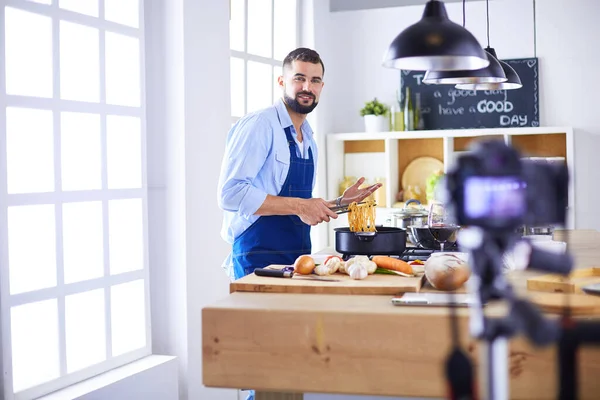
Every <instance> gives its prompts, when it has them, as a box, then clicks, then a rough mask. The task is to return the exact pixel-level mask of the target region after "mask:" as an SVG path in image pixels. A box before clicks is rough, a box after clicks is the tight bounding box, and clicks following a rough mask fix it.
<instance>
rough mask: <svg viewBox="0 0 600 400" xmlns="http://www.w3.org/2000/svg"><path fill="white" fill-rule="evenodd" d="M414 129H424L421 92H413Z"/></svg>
mask: <svg viewBox="0 0 600 400" xmlns="http://www.w3.org/2000/svg"><path fill="white" fill-rule="evenodd" d="M414 112H415V125H414V126H415V130H417V131H422V130H423V129H425V122H424V121H423V115H422V114H421V93H415V111H414Z"/></svg>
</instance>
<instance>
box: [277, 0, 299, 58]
mask: <svg viewBox="0 0 600 400" xmlns="http://www.w3.org/2000/svg"><path fill="white" fill-rule="evenodd" d="M296 14H297V11H296V0H275V17H274V23H275V33H274V42H273V44H274V47H273V58H275V59H277V60H282V61H283V59H284V58H285V56H287V55H288V53H289V52H290V51H292V50H294V49H295V48H296V43H297V39H296V31H297V29H298V28H297V25H296Z"/></svg>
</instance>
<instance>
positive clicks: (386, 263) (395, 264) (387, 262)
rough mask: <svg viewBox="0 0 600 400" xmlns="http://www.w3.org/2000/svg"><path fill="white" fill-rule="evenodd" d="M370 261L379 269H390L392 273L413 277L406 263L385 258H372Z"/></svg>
mask: <svg viewBox="0 0 600 400" xmlns="http://www.w3.org/2000/svg"><path fill="white" fill-rule="evenodd" d="M372 261H373V262H374V263H375V264H377V266H378V267H379V268H384V269H390V270H392V271H398V272H402V273H405V274H409V275H413V269H412V267H411V266H410V264H408V263H407V262H406V261H402V260H399V259H397V258H392V257H387V256H373V258H372Z"/></svg>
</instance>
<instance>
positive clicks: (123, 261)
mask: <svg viewBox="0 0 600 400" xmlns="http://www.w3.org/2000/svg"><path fill="white" fill-rule="evenodd" d="M108 227H109V235H108V237H109V251H110V273H111V275H115V274H120V273H122V272H127V271H135V270H138V269H142V268H143V264H144V240H143V239H144V237H143V235H144V232H143V219H142V199H126V200H110V201H109V202H108Z"/></svg>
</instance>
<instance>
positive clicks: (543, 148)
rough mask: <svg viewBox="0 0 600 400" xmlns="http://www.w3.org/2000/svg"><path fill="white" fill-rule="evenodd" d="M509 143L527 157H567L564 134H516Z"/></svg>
mask: <svg viewBox="0 0 600 400" xmlns="http://www.w3.org/2000/svg"><path fill="white" fill-rule="evenodd" d="M511 143H512V145H513V146H515V147H516V148H517V149H519V150H520V151H521V152H522V153H523V156H527V157H565V158H566V157H567V139H566V134H564V133H556V134H549V135H518V136H513V137H511Z"/></svg>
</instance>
